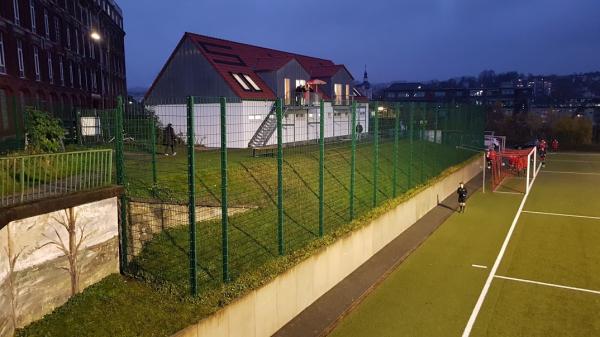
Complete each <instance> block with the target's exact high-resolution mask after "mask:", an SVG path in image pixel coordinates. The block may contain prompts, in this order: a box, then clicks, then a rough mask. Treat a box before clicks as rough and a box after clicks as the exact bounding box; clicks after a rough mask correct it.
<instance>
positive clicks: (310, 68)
mask: <svg viewBox="0 0 600 337" xmlns="http://www.w3.org/2000/svg"><path fill="white" fill-rule="evenodd" d="M353 80H354V78H353V77H352V74H351V73H350V72H349V71H348V69H347V68H346V67H345V66H344V65H341V64H335V63H334V62H333V61H331V60H326V59H322V58H317V57H311V56H306V55H300V54H295V53H289V52H284V51H279V50H274V49H269V48H264V47H259V46H253V45H249V44H245V43H239V42H233V41H228V40H223V39H218V38H214V37H208V36H203V35H198V34H193V33H185V34H184V35H183V37H182V39H181V41H180V42H179V44H178V45H177V47H176V48H175V50H174V51H173V53H172V54H171V56H170V57H169V59H168V60H167V62H166V63H165V65H164V66H163V68H162V70H161V71H160V73H159V74H158V76H157V78H156V79H155V80H154V82H153V84H152V86H151V87H150V89H149V90H148V92H147V93H146V96H145V102H146V105H150V106H155V109H154V110H155V112H156V113H157V114H158V115H159V116H158V117H159V118H161V116H160V115H161V113H162V114H164V115H165V117H164V118H161V120H162V122H171V124H173V125H174V126H175V127H176V126H177V124H176V123H173V122H180V119H179V118H180V117H181V116H179V115H181V114H182V116H185V110H183V111H182V112H181V113H177V114H175V115H177V116H178V117H177V120H176V119H175V117H174V116H173V115H174V113H173V112H172V111H174V110H173V109H175V108H174V107H173V104H175V105H177V104H179V105H180V107H181V108H183V107H182V106H181V105H182V104H183V102H184V100H185V98H186V97H188V96H194V97H199V98H202V99H201V100H204V101H206V100H207V99H208V98H216V97H226V98H227V100H228V101H229V102H231V103H230V104H229V106H231V107H233V106H235V104H238V105H239V107H238V109H237V111H235V112H233V111H232V112H231V113H232V114H234V113H235V115H236V117H237V121H238V122H239V123H243V124H244V127H243V131H242V130H241V129H242V128H241V127H239V128H238V127H237V126H234V128H235V129H234V130H232V131H231V132H232V133H235V134H236V135H238V136H237V137H236V139H231V140H230V141H228V143H229V144H228V145H229V146H231V147H238V148H239V147H261V146H266V145H269V144H272V143H274V141H275V137H272V136H273V134H274V132H275V130H274V129H275V125H274V124H275V123H273V121H272V120H273V118H272V117H273V114H274V105H275V104H274V102H275V100H276V99H277V98H280V99H282V100H283V102H284V106H285V119H286V128H288V129H293V130H294V132H293V134H294V136H293V137H285V139H286V142H306V141H310V140H313V139H316V138H318V125H315V124H318V118H317V116H318V114H319V110H318V108H319V101H320V100H321V99H323V100H325V101H326V103H325V105H326V107H325V111H326V113H327V118H326V134H327V135H328V136H330V137H343V136H347V135H348V134H350V130H349V125H350V122H349V119H350V117H349V116H350V113H349V112H350V109H349V106H350V103H351V102H352V101H360V102H363V103H361V104H360V107H359V109H358V110H359V114H358V121H359V122H358V123H359V124H362V125H361V126H362V127H361V128H360V129H361V130H366V129H367V123H368V118H367V113H366V111H367V104H366V101H365V97H362V96H361V95H360V93H359V92H358V91H357V90H355V88H354V87H353V85H352V82H353ZM233 102H235V103H233ZM166 109H170V111H171V112H170V113H167V111H166ZM199 109H208V106H207V104H205V106H203V107H199ZM218 112H219V111H218V109H216V111H214V113H213V112H209V111H207V112H206V113H203V114H202V115H203V118H209V119H211V121H210V122H207V124H210V125H213V128H212V130H207V129H206V130H203V129H202V127H201V126H199V127H198V128H197V130H196V134H197V135H203V134H205V135H206V134H208V133H211V132H209V131H212V133H216V132H215V131H216V130H215V129H216V128H214V125H218V119H217V118H218ZM229 114H230V112H229V111H228V115H229ZM166 115H169V116H170V117H168V118H167V117H166ZM213 115H214V116H213ZM213 123H214V124H213ZM336 126H337V129H336ZM176 128H177V127H176ZM313 129H314V130H313ZM182 131H183V130H182ZM315 131H317V132H315ZM200 138H201V139H204V141H203V145H206V146H209V147H210V146H211V145H212V144H213V143H214V145H215V146H217V144H218V141H217V138H216V135H215V136H212V135H206V137H205V136H201V137H200ZM230 138H231V137H230Z"/></svg>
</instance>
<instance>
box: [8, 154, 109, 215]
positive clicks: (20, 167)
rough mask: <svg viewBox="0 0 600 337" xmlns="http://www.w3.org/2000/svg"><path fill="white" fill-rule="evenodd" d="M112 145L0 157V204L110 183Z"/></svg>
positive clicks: (17, 202) (53, 195)
mask: <svg viewBox="0 0 600 337" xmlns="http://www.w3.org/2000/svg"><path fill="white" fill-rule="evenodd" d="M112 156H113V151H112V150H111V149H101V150H87V151H73V152H63V153H51V154H35V155H19V156H8V157H1V158H0V207H5V206H12V205H17V204H21V203H24V202H29V201H34V200H40V199H44V198H48V197H55V196H59V195H63V194H68V193H73V192H77V191H83V190H90V189H94V188H98V187H103V186H108V185H111V184H112V179H113V178H112V167H113V160H112Z"/></svg>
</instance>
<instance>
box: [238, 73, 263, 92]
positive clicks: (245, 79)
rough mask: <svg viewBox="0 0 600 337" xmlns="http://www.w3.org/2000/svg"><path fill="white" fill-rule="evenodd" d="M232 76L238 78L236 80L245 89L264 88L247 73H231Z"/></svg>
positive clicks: (256, 89) (259, 89) (258, 89)
mask: <svg viewBox="0 0 600 337" xmlns="http://www.w3.org/2000/svg"><path fill="white" fill-rule="evenodd" d="M231 76H233V78H234V79H235V80H236V82H237V83H238V84H239V85H240V87H242V89H244V90H245V91H262V89H261V88H260V87H259V86H258V85H257V84H256V82H254V80H252V78H251V77H250V76H249V75H247V74H242V73H239V74H236V73H231Z"/></svg>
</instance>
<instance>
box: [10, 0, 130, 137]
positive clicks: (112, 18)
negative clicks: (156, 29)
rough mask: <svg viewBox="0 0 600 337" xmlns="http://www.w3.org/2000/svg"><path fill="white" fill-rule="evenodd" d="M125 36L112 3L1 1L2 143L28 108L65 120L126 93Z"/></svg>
mask: <svg viewBox="0 0 600 337" xmlns="http://www.w3.org/2000/svg"><path fill="white" fill-rule="evenodd" d="M93 37H95V38H93ZM124 37H125V32H124V31H123V14H122V12H121V9H120V8H119V6H118V5H117V4H116V3H115V2H114V1H113V0H2V1H0V141H2V140H3V139H4V140H5V139H7V138H10V137H13V136H14V135H15V132H16V129H18V127H19V123H22V111H23V107H24V106H26V105H30V104H31V105H33V104H36V105H41V106H43V107H45V108H46V109H48V110H50V111H51V112H53V113H55V114H56V115H58V116H59V117H63V118H66V117H67V116H66V115H65V114H69V113H70V112H72V111H73V110H74V108H75V107H98V108H101V107H108V106H113V105H114V104H115V99H116V97H117V96H118V95H124V94H125V93H126V80H125V50H124ZM61 114H62V116H61Z"/></svg>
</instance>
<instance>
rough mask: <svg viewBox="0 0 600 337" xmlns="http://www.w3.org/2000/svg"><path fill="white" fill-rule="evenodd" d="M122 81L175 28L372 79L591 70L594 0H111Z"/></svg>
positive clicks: (138, 74) (162, 52) (141, 72)
mask: <svg viewBox="0 0 600 337" xmlns="http://www.w3.org/2000/svg"><path fill="white" fill-rule="evenodd" d="M117 2H118V3H119V5H120V6H121V7H122V9H123V12H124V20H125V32H126V34H127V36H126V42H125V43H126V45H125V48H126V54H127V81H128V86H129V87H130V88H132V87H147V86H149V85H150V84H151V82H152V81H153V79H154V78H155V77H156V75H157V73H158V72H159V71H160V69H161V67H162V66H163V64H164V62H165V61H166V60H167V58H168V57H169V55H170V53H171V52H172V50H173V48H174V47H175V46H176V44H177V42H178V41H179V40H180V39H181V36H182V35H183V33H184V32H186V31H190V32H195V33H198V34H203V35H209V36H214V37H219V38H224V39H229V40H234V41H239V42H245V43H249V44H256V45H259V46H265V47H270V48H274V49H281V50H285V51H291V52H296V53H301V54H306V55H311V56H317V57H322V58H328V59H332V60H333V61H334V62H336V63H343V64H345V65H346V66H347V67H348V68H349V70H350V71H351V72H352V73H353V75H354V77H355V78H356V79H362V71H363V67H364V64H367V67H368V71H369V79H370V80H371V82H372V83H377V82H387V81H393V80H419V81H423V80H431V79H440V80H441V79H447V78H450V77H455V76H461V75H477V74H478V73H479V72H480V71H481V70H483V69H494V70H496V72H501V71H509V70H517V71H520V72H524V73H534V74H549V73H558V74H566V73H572V72H586V71H598V70H600V19H599V18H598V15H599V14H600V1H599V0H412V1H406V0H387V1H386V0H364V1H361V0H299V1H289V0H251V1H248V0H245V1H243V0H171V1H163V0H160V1H159V0H151V1H140V0H117Z"/></svg>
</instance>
